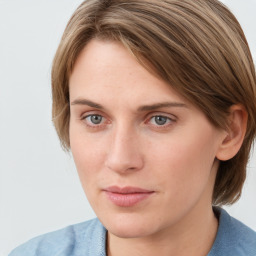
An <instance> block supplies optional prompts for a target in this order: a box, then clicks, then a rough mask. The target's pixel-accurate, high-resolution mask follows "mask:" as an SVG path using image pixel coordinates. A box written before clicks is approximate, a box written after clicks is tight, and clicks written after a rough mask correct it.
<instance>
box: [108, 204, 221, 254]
mask: <svg viewBox="0 0 256 256" xmlns="http://www.w3.org/2000/svg"><path fill="white" fill-rule="evenodd" d="M196 208H197V207H196ZM204 208H205V210H204V211H202V209H201V210H200V215H198V209H194V210H192V211H191V212H190V214H189V215H188V216H186V217H185V218H184V219H183V220H182V221H181V222H182V223H177V224H176V225H175V226H172V227H167V228H165V229H164V230H161V231H159V232H158V233H156V234H154V235H149V236H147V237H140V238H120V237H117V236H115V235H113V234H111V233H109V232H108V250H107V253H108V254H107V255H108V256H121V255H122V256H128V255H129V256H130V255H135V256H142V255H147V256H151V255H163V256H165V255H166V256H167V255H168V256H171V255H179V256H187V255H190V256H205V255H207V254H208V252H209V251H210V249H211V247H212V245H213V243H214V240H215V236H216V233H217V229H218V220H217V219H216V217H215V215H214V212H213V210H212V207H211V205H209V207H207V208H206V207H204Z"/></svg>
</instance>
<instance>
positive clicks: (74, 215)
mask: <svg viewBox="0 0 256 256" xmlns="http://www.w3.org/2000/svg"><path fill="white" fill-rule="evenodd" d="M81 2H82V1H81V0H54V1H53V0H44V1H39V0H0V256H3V255H7V253H8V252H9V251H10V250H11V249H12V248H13V247H15V246H17V245H18V244H20V243H22V242H25V241H27V240H28V239H29V238H31V237H33V236H36V235H38V234H42V233H45V232H49V231H52V230H56V229H59V228H62V227H64V226H67V225H69V224H73V223H77V222H81V221H84V220H87V219H90V218H92V217H94V216H95V215H94V213H93V211H92V210H91V208H90V206H89V204H88V202H87V200H86V198H85V196H84V194H83V191H82V188H81V186H80V183H79V180H78V177H77V174H76V171H75V167H74V164H73V161H72V157H71V156H70V155H67V154H65V153H64V152H63V151H62V150H61V148H60V145H59V141H58V139H57V136H56V134H55V131H54V128H53V125H52V122H51V92H50V71H51V62H52V58H53V56H54V53H55V50H56V48H57V45H58V42H59V40H60V37H61V35H62V32H63V30H64V28H65V25H66V23H67V21H68V19H69V18H70V16H71V14H72V13H73V11H74V10H75V8H76V7H77V6H78V4H79V3H81ZM223 2H224V3H226V4H227V5H228V6H229V7H230V8H231V10H232V11H233V12H234V13H235V15H236V16H237V17H238V19H239V21H240V22H241V24H242V27H243V28H244V31H245V34H246V36H247V38H248V41H249V44H250V46H251V50H252V53H253V56H254V59H255V58H256V29H255V25H256V16H255V12H256V0H245V1H242V0H223ZM255 196H256V154H254V155H253V156H252V160H251V162H250V166H249V168H248V179H247V181H246V185H245V188H244V193H243V196H242V198H241V200H240V201H239V202H238V203H237V204H236V205H234V206H232V207H230V208H227V209H228V211H229V212H230V213H231V214H232V215H233V216H235V217H237V218H238V219H240V220H242V221H243V222H244V223H246V224H247V225H249V226H250V227H252V228H253V229H255V230H256V217H255V216H256V199H255Z"/></svg>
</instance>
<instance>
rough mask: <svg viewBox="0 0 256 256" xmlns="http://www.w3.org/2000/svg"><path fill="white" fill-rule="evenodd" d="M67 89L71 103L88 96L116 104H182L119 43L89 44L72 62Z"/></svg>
mask: <svg viewBox="0 0 256 256" xmlns="http://www.w3.org/2000/svg"><path fill="white" fill-rule="evenodd" d="M69 86H70V98H71V100H72V99H74V98H78V97H86V98H88V97H90V98H92V100H97V101H99V100H100V101H106V100H108V99H111V100H115V103H117V100H118V99H120V100H122V101H123V100H124V99H127V100H129V101H133V102H134V103H139V102H140V101H142V100H143V103H145V104H147V103H152V102H153V101H155V102H158V101H159V100H161V101H168V100H170V99H172V100H173V101H185V99H183V98H182V97H181V96H180V95H179V94H178V93H176V92H175V91H174V90H173V89H172V87H171V86H170V85H169V84H167V83H166V82H165V81H163V80H162V79H160V78H159V77H157V76H156V75H155V74H153V73H152V72H150V71H149V70H148V69H146V68H144V67H143V66H142V65H140V64H139V63H138V61H137V60H136V58H135V57H134V56H133V55H132V54H131V53H130V52H129V51H128V50H127V49H126V48H125V47H124V46H123V45H122V44H121V43H119V42H109V41H108V42H105V41H104V42H103V41H99V40H92V41H90V42H89V43H88V44H87V45H86V47H85V48H84V49H83V51H82V52H81V53H80V55H79V57H78V59H77V61H76V63H75V66H74V69H73V72H72V74H71V76H70V80H69ZM117 98H118V99H117ZM147 101H150V102H147Z"/></svg>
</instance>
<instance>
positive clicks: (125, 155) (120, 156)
mask: <svg viewBox="0 0 256 256" xmlns="http://www.w3.org/2000/svg"><path fill="white" fill-rule="evenodd" d="M110 145H111V146H110V148H109V151H108V153H107V158H106V167H107V168H108V169H110V170H112V171H115V172H119V173H121V174H124V173H130V172H134V171H138V170H141V169H142V168H143V165H144V160H143V155H142V152H141V146H140V145H139V140H138V135H137V134H136V132H135V131H132V130H131V129H119V130H118V131H115V132H114V134H113V136H112V141H111V143H110Z"/></svg>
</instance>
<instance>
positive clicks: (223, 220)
mask: <svg viewBox="0 0 256 256" xmlns="http://www.w3.org/2000/svg"><path fill="white" fill-rule="evenodd" d="M215 211H216V212H217V214H218V215H219V228H218V232H217V236H216V239H215V242H214V244H213V246H212V248H211V251H210V252H209V253H208V255H207V256H256V232H254V231H253V230H251V229H250V228H248V227H247V226H245V225H244V224H242V223H241V222H240V221H238V220H236V219H234V218H232V217H231V216H230V215H229V214H228V213H227V212H226V211H225V210H223V209H220V208H215ZM106 234H107V232H106V229H105V228H104V227H103V225H102V224H101V223H100V221H99V220H98V219H93V220H90V221H86V222H83V223H80V224H76V225H72V226H69V227H67V228H64V229H61V230H59V231H55V232H51V233H48V234H45V235H42V236H39V237H37V238H34V239H32V240H30V241H29V242H27V243H25V244H23V245H21V246H19V247H18V248H16V249H15V250H14V251H12V252H11V254H10V255H9V256H106Z"/></svg>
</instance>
